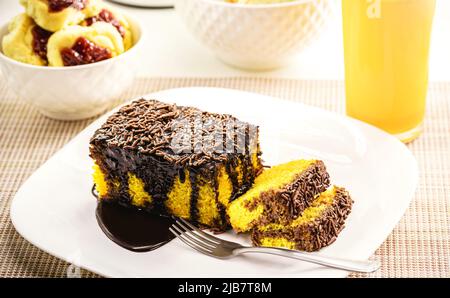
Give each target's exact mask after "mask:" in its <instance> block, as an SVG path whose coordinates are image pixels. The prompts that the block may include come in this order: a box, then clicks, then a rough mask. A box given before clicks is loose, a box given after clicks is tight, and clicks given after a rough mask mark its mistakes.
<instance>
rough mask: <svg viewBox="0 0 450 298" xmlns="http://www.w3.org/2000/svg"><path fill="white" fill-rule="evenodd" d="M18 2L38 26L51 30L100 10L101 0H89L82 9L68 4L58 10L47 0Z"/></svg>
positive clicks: (78, 20) (22, 0)
mask: <svg viewBox="0 0 450 298" xmlns="http://www.w3.org/2000/svg"><path fill="white" fill-rule="evenodd" d="M20 4H22V6H24V7H25V11H26V13H27V14H28V16H30V17H31V18H32V19H34V21H35V22H36V23H37V24H38V25H39V26H40V27H42V28H44V29H46V30H48V31H52V32H56V31H58V30H60V29H62V28H64V27H66V26H70V25H77V24H79V23H80V22H82V21H83V20H84V19H86V18H88V17H91V16H94V15H96V14H98V13H99V12H100V10H101V0H89V1H87V2H86V4H85V6H84V8H83V9H77V8H74V7H72V6H69V7H66V8H64V9H62V10H60V11H52V10H51V9H50V8H49V3H48V1H47V0H20Z"/></svg>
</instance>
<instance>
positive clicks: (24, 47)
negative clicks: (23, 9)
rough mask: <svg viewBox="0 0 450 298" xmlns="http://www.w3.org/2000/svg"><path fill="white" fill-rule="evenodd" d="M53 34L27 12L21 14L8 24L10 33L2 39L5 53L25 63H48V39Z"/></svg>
mask: <svg viewBox="0 0 450 298" xmlns="http://www.w3.org/2000/svg"><path fill="white" fill-rule="evenodd" d="M51 34H52V33H51V32H48V31H46V30H44V29H42V28H41V27H39V26H38V25H36V23H35V22H34V21H33V19H31V18H30V17H29V16H27V15H26V14H20V15H18V16H16V17H14V19H13V20H12V21H11V22H10V23H9V25H8V34H6V35H5V37H4V38H3V41H2V49H3V53H4V54H5V55H6V56H7V57H9V58H11V59H14V60H16V61H20V62H23V63H28V64H33V65H41V66H43V65H47V41H48V39H49V38H50V36H51Z"/></svg>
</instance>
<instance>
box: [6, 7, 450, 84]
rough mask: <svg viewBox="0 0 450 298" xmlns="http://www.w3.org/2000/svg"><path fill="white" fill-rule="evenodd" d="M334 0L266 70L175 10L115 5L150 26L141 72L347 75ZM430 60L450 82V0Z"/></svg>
mask: <svg viewBox="0 0 450 298" xmlns="http://www.w3.org/2000/svg"><path fill="white" fill-rule="evenodd" d="M175 1H176V0H175ZM331 1H336V2H335V4H336V7H335V12H334V15H333V18H332V19H330V20H329V23H328V25H327V27H326V29H325V30H324V31H323V32H322V33H321V35H320V36H319V37H318V38H317V39H316V40H315V41H314V43H313V44H311V46H309V47H308V48H307V49H305V50H304V51H303V52H302V53H300V54H299V55H298V57H297V58H296V59H295V61H293V62H292V64H291V65H290V66H288V67H286V68H283V69H280V70H277V71H271V72H265V73H255V72H245V71H241V70H237V69H233V68H231V67H228V66H226V65H224V64H222V63H221V62H220V61H218V60H217V59H216V58H215V57H214V54H213V53H211V52H210V51H209V50H208V49H206V48H204V47H203V46H202V45H201V44H200V43H199V42H197V40H196V39H195V38H194V37H192V36H191V34H190V33H189V32H188V31H187V30H186V28H185V27H184V25H183V23H182V22H181V21H180V19H179V18H178V16H177V15H176V12H175V11H174V10H149V9H136V8H129V7H124V6H119V5H114V6H118V7H120V8H121V9H123V10H125V11H127V12H128V13H130V14H133V15H134V16H136V17H138V18H139V19H140V20H141V22H142V23H143V25H144V28H145V30H146V34H147V39H146V41H145V47H144V48H145V50H144V53H143V56H142V63H141V68H140V70H139V75H140V76H154V77H189V76H195V77H213V76H216V77H223V76H267V77H284V78H297V79H343V77H344V68H343V50H342V30H341V27H342V25H341V15H340V7H339V5H340V1H338V0H331ZM18 2H19V1H18V0H0V24H2V25H3V24H6V23H7V22H8V21H9V20H10V19H11V18H12V17H13V16H15V15H16V14H18V13H20V12H21V11H23V8H22V7H21V6H20V5H19V4H18ZM430 63H431V65H430V80H432V81H450V0H437V7H436V16H435V21H434V31H433V36H432V49H431V58H430Z"/></svg>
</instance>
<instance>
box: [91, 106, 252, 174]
mask: <svg viewBox="0 0 450 298" xmlns="http://www.w3.org/2000/svg"><path fill="white" fill-rule="evenodd" d="M256 135H257V127H256V126H253V125H251V124H248V123H245V122H242V121H239V120H238V119H236V118H235V117H233V116H231V115H227V114H215V113H209V112H204V111H200V110H199V109H196V108H193V107H183V106H177V105H175V104H168V103H163V102H159V101H157V100H145V99H139V100H136V101H134V102H132V103H131V104H129V105H126V106H124V107H123V108H121V109H120V110H119V111H118V112H117V113H115V114H114V115H112V116H111V117H109V118H108V120H107V121H106V123H105V124H104V125H103V126H102V127H101V128H100V129H98V130H97V131H96V133H95V134H94V136H93V137H92V139H91V144H94V143H96V142H102V143H106V145H107V146H108V147H110V148H114V147H118V148H121V149H126V150H131V151H133V152H137V153H141V154H153V155H156V156H159V157H160V158H162V159H164V160H166V161H168V162H170V163H174V164H176V165H180V166H191V167H199V166H202V165H204V164H207V163H209V162H214V161H217V162H224V161H226V160H227V159H228V155H229V154H239V153H242V154H248V152H246V151H248V150H254V151H255V152H256V150H257V148H256V140H255V139H256ZM240 140H241V141H240ZM246 145H247V146H246ZM249 145H251V146H249Z"/></svg>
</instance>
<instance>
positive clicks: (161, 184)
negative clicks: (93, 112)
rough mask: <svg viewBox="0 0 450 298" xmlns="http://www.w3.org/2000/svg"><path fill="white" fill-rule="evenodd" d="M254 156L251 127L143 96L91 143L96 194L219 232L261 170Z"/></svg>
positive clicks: (254, 133)
mask: <svg viewBox="0 0 450 298" xmlns="http://www.w3.org/2000/svg"><path fill="white" fill-rule="evenodd" d="M94 25H95V24H94ZM260 155H261V153H260V151H259V142H258V128H257V127H256V126H253V125H251V124H248V123H245V122H242V121H239V120H238V119H236V118H234V117H232V116H230V115H223V114H215V113H208V112H203V111H200V110H198V109H196V108H192V107H180V106H176V105H174V104H167V103H162V102H159V101H156V100H145V99H140V100H137V101H134V102H132V103H131V104H129V105H126V106H124V107H122V108H121V109H120V110H119V111H118V112H116V113H115V114H113V115H112V116H110V117H109V118H108V120H107V121H106V123H105V124H103V125H102V127H101V128H100V129H98V130H97V131H96V132H95V134H94V136H93V137H92V138H91V141H90V156H91V157H92V158H93V159H94V161H95V166H94V168H95V172H94V182H95V187H96V190H97V192H98V196H99V199H100V200H109V201H113V202H116V203H119V204H122V205H125V206H133V207H135V208H140V209H144V210H147V211H149V212H154V213H158V214H168V215H175V216H178V217H182V218H185V219H188V220H190V221H192V222H194V223H198V224H200V225H203V226H207V227H211V228H214V229H216V230H221V231H223V230H225V229H226V227H227V226H228V223H227V221H226V216H225V209H226V208H227V207H228V206H229V204H230V202H231V201H232V200H233V199H234V198H235V197H237V196H239V195H241V194H242V193H244V192H245V191H247V190H248V189H249V188H250V186H251V185H252V183H253V181H254V179H255V177H256V176H257V175H258V174H259V173H260V172H261V170H262V165H261V160H260Z"/></svg>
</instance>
